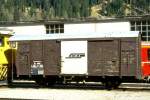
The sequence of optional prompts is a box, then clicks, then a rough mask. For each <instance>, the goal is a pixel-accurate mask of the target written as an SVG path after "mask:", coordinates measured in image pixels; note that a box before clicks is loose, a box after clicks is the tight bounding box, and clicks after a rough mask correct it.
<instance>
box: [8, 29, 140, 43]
mask: <svg viewBox="0 0 150 100" xmlns="http://www.w3.org/2000/svg"><path fill="white" fill-rule="evenodd" d="M138 36H139V32H138V31H122V32H117V31H115V32H97V33H78V34H69V33H62V34H36V35H33V34H30V35H29V34H28V35H26V34H14V36H12V37H11V38H10V41H24V40H69V39H88V38H92V39H96V38H119V37H138Z"/></svg>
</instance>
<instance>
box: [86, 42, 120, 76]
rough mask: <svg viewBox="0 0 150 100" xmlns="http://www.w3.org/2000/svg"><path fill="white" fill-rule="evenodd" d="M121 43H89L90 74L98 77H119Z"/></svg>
mask: <svg viewBox="0 0 150 100" xmlns="http://www.w3.org/2000/svg"><path fill="white" fill-rule="evenodd" d="M119 61H120V59H119V41H118V40H99V41H89V42H88V73H89V74H90V75H98V76H119V69H120V68H119Z"/></svg>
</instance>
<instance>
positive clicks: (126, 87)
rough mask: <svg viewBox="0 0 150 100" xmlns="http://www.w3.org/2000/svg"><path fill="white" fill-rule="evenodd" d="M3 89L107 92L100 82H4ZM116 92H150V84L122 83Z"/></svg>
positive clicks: (0, 84) (0, 85)
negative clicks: (8, 83) (45, 83)
mask: <svg viewBox="0 0 150 100" xmlns="http://www.w3.org/2000/svg"><path fill="white" fill-rule="evenodd" d="M1 87H4V88H5V87H6V88H7V87H9V88H52V89H87V90H88V89H89V90H105V87H104V86H103V85H102V84H101V83H100V82H99V83H97V82H96V83H94V82H88V83H84V84H83V83H78V84H76V83H68V84H55V85H52V86H49V85H47V86H39V85H38V84H36V83H35V82H34V81H22V82H19V81H18V82H14V83H13V84H12V85H11V86H8V85H7V84H6V83H4V82H0V88H1ZM115 90H121V91H122V90H123V91H134V90H135V91H138V90H139V91H141V90H145V91H150V84H148V83H122V84H121V85H120V86H119V87H118V88H117V89H115Z"/></svg>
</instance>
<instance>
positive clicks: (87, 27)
mask: <svg viewBox="0 0 150 100" xmlns="http://www.w3.org/2000/svg"><path fill="white" fill-rule="evenodd" d="M0 28H8V29H10V30H13V31H14V32H15V34H26V35H28V34H29V35H37V34H46V29H45V26H44V24H43V25H42V24H41V25H34V26H33V25H32V26H31V25H30V26H11V27H0ZM103 31H105V32H112V31H130V23H129V22H107V23H73V24H67V23H66V24H64V33H66V34H81V33H97V32H103Z"/></svg>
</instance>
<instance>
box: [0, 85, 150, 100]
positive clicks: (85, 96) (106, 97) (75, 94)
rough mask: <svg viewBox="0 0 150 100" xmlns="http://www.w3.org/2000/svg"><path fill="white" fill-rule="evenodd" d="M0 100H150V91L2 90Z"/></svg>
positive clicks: (0, 90)
mask: <svg viewBox="0 0 150 100" xmlns="http://www.w3.org/2000/svg"><path fill="white" fill-rule="evenodd" d="M0 98H1V99H2V98H8V99H7V100H10V99H13V100H14V98H15V99H18V100H20V99H27V100H29V99H33V100H35V99H39V100H45V99H46V100H150V90H146V91H145V90H133V91H128V90H126V91H123V90H110V91H108V90H99V89H52V88H0ZM1 99H0V100H1ZM5 100H6V99H5Z"/></svg>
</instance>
